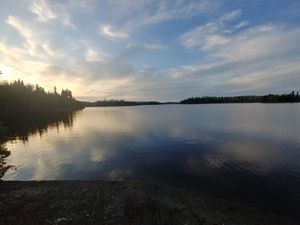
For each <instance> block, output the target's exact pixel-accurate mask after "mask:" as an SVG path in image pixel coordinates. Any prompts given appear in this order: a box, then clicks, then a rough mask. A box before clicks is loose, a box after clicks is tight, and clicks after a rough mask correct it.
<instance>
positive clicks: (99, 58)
mask: <svg viewBox="0 0 300 225" xmlns="http://www.w3.org/2000/svg"><path fill="white" fill-rule="evenodd" d="M85 60H86V61H88V62H103V61H105V60H107V55H106V54H104V53H100V52H98V51H96V50H94V49H91V48H89V49H88V50H87V51H86V53H85Z"/></svg>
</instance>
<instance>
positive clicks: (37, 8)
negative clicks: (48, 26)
mask: <svg viewBox="0 0 300 225" xmlns="http://www.w3.org/2000/svg"><path fill="white" fill-rule="evenodd" d="M29 9H30V11H31V12H32V13H34V14H36V15H37V17H38V20H39V21H41V22H47V21H48V20H51V19H55V18H56V15H55V14H54V13H53V12H52V10H51V8H50V6H49V4H48V2H47V1H46V0H35V1H32V2H31V5H30V7H29Z"/></svg>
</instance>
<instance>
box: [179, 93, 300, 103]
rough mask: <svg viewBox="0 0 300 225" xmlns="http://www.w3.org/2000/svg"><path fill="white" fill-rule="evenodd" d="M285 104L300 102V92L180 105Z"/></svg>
mask: <svg viewBox="0 0 300 225" xmlns="http://www.w3.org/2000/svg"><path fill="white" fill-rule="evenodd" d="M256 102H257V103H284V102H300V96H299V92H297V93H295V92H294V91H292V92H291V93H290V94H282V95H274V94H268V95H262V96H258V95H244V96H232V97H224V96H220V97H209V96H204V97H193V98H188V99H184V100H182V101H180V102H179V103H180V104H209V103H256Z"/></svg>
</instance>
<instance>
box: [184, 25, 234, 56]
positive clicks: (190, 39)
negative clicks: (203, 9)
mask: <svg viewBox="0 0 300 225" xmlns="http://www.w3.org/2000/svg"><path fill="white" fill-rule="evenodd" d="M180 40H181V42H182V44H183V45H184V46H185V47H186V48H191V49H194V48H196V49H197V50H211V49H213V48H215V47H217V46H219V45H224V44H226V43H228V42H229V38H228V37H226V36H225V32H224V31H223V30H220V28H219V26H218V25H217V24H215V23H207V24H205V25H203V26H199V27H197V28H195V29H193V30H191V31H189V32H187V33H185V34H183V35H182V36H181V37H180Z"/></svg>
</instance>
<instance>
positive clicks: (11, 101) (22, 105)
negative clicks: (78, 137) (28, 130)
mask: <svg viewBox="0 0 300 225" xmlns="http://www.w3.org/2000/svg"><path fill="white" fill-rule="evenodd" d="M80 108H82V104H81V103H80V102H79V101H77V100H76V99H74V98H73V96H72V92H71V91H70V90H67V89H66V90H62V92H61V94H60V95H59V94H58V93H57V91H56V88H55V89H54V92H53V93H52V92H46V91H45V89H44V88H43V87H41V86H39V85H35V86H32V85H25V84H24V82H23V81H21V80H17V81H14V82H11V83H8V82H6V81H4V82H2V83H0V113H6V112H21V111H22V112H25V111H30V112H32V111H57V110H75V109H80Z"/></svg>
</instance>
